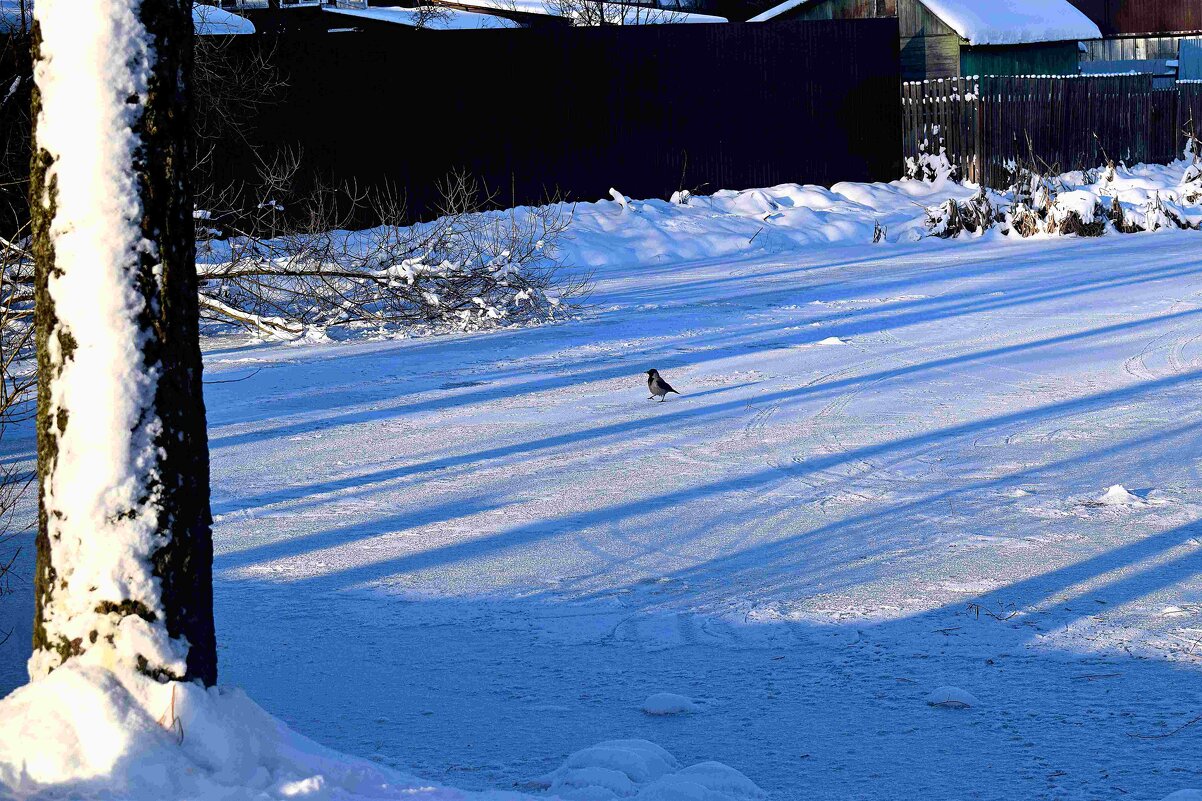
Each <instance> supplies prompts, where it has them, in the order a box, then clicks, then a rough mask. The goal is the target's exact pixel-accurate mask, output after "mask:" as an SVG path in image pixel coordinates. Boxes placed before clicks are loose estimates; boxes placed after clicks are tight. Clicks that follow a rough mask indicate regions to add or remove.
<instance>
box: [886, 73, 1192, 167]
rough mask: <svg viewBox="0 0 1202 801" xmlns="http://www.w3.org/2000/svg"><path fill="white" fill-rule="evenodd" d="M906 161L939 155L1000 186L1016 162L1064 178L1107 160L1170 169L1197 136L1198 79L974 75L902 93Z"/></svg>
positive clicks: (916, 85) (909, 86)
mask: <svg viewBox="0 0 1202 801" xmlns="http://www.w3.org/2000/svg"><path fill="white" fill-rule="evenodd" d="M902 116H903V122H902V125H903V150H904V154H905V157H906V158H907V159H913V158H917V157H918V156H919V155H920V154H921V153H923V152H928V153H937V152H938V151H939V148H941V147H942V148H943V149H944V151H945V152H946V155H947V158H948V160H949V161H950V162H951V163H952V164H954V165H956V166H957V167H959V169H960V172H961V174H962V175H963V176H964V177H965V178H967V179H968V180H971V181H975V182H977V183H983V184H985V185H986V186H990V187H995V188H1004V187H1005V186H1006V184H1007V183H1008V181H1009V180H1010V178H1011V177H1012V175H1013V167H1014V165H1015V164H1016V163H1032V162H1034V163H1035V164H1037V165H1038V166H1039V167H1040V168H1041V169H1045V170H1048V171H1056V172H1064V171H1068V170H1078V169H1087V168H1091V167H1097V166H1099V165H1101V164H1105V163H1106V162H1107V161H1108V160H1114V161H1115V162H1118V161H1123V162H1126V163H1128V164H1132V163H1136V162H1147V163H1160V164H1164V163H1168V162H1170V161H1172V160H1174V159H1176V158H1180V156H1181V154H1182V152H1183V150H1184V148H1185V140H1186V136H1187V132H1193V133H1194V134H1195V135H1196V134H1198V133H1199V132H1202V82H1181V83H1179V84H1177V86H1176V88H1173V89H1156V88H1154V87H1153V85H1152V76H1150V75H1115V76H1082V77H1076V76H1068V77H1065V76H1059V77H1036V76H979V77H966V78H945V79H939V80H931V81H912V82H907V83H905V84H903V86H902Z"/></svg>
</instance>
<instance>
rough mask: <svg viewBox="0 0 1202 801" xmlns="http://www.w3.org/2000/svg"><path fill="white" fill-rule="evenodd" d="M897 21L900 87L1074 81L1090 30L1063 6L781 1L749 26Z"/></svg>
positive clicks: (958, 0)
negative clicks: (1013, 79)
mask: <svg viewBox="0 0 1202 801" xmlns="http://www.w3.org/2000/svg"><path fill="white" fill-rule="evenodd" d="M872 17H897V20H898V25H899V28H900V33H901V43H900V44H901V48H900V49H901V61H902V64H901V71H902V78H903V79H905V80H926V79H931V78H952V77H958V76H961V75H1075V74H1076V73H1077V71H1078V66H1079V63H1080V57H1081V53H1080V48H1081V45H1080V43H1081V42H1082V41H1083V40H1092V39H1100V38H1101V36H1102V34H1101V31H1099V30H1098V26H1097V24H1096V23H1094V22H1093V21H1091V20H1090V19H1089V18H1088V17H1087V16H1086V15H1084V14H1082V13H1081V12H1080V11H1079V10H1077V9H1076V8H1074V7H1073V6H1072V5H1071V4H1069V2H1068V0H785V2H783V3H781V4H779V5H776V6H773V7H772V8H769V9H768V10H766V11H763V12H761V13H760V14H758V15H757V16H754V17H752V18H751V20H750V21H751V22H768V21H770V20H774V19H801V20H806V19H865V18H872Z"/></svg>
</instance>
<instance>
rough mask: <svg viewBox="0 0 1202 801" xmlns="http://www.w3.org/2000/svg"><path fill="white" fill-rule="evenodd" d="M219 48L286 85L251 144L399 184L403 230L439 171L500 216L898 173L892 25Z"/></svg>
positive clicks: (424, 35) (292, 39) (334, 40)
mask: <svg viewBox="0 0 1202 801" xmlns="http://www.w3.org/2000/svg"><path fill="white" fill-rule="evenodd" d="M398 29H399V26H398ZM251 38H253V37H246V39H251ZM233 46H234V47H235V48H245V47H266V48H267V50H268V51H269V52H273V56H272V58H273V59H274V62H275V63H276V64H277V65H279V67H280V68H281V70H282V72H283V74H284V75H285V76H286V77H287V81H288V84H289V88H288V91H287V95H286V97H285V98H284V99H283V100H282V102H279V103H277V104H273V105H269V106H265V107H263V108H261V109H259V110H258V112H257V113H256V115H255V117H254V119H252V120H250V121H249V122H250V123H251V125H250V126H249V128H250V129H251V130H253V134H252V140H253V141H254V142H256V143H257V144H260V145H264V146H267V147H270V146H274V145H293V146H299V147H300V148H301V150H302V152H303V154H304V158H305V160H306V162H307V166H308V167H310V168H312V169H313V170H315V171H316V172H317V173H319V174H321V175H323V176H325V177H326V178H328V179H332V180H333V181H336V182H341V181H349V180H353V181H355V182H356V183H357V184H358V185H359V186H360V187H368V186H379V185H381V184H384V183H388V184H390V185H392V186H394V187H399V188H400V189H402V190H404V191H405V192H406V194H407V195H408V198H409V202H410V209H411V211H413V212H414V213H415V216H426V215H428V214H429V213H430V212H431V210H432V205H431V204H432V203H433V201H434V198H433V197H432V195H431V189H432V188H433V187H434V185H435V183H436V182H437V181H438V180H440V179H442V178H443V177H445V176H446V174H447V173H448V172H450V171H451V170H466V171H468V172H470V173H471V174H473V175H475V176H477V177H479V178H480V179H482V180H484V181H485V182H487V184H488V185H489V186H490V187H491V188H493V189H495V190H497V191H498V192H499V193H500V197H499V198H498V201H499V202H501V203H504V204H509V203H513V202H516V203H529V202H536V201H539V200H541V199H542V198H544V197H545V196H546V193H547V192H550V191H554V190H556V189H558V190H559V191H561V192H563V193H566V194H567V195H568V196H570V197H571V198H573V199H584V200H595V199H597V198H600V197H604V196H606V195H607V193H608V191H609V188H610V187H611V186H612V187H615V188H617V189H618V190H620V191H622V192H624V193H626V194H628V195H631V196H635V197H667V196H668V195H670V194H671V193H672V192H673V191H675V190H677V189H680V188H687V189H696V188H702V189H703V190H704V191H713V190H716V189H721V188H746V187H755V186H770V185H773V184H777V183H782V182H788V181H796V182H801V183H816V184H828V185H829V184H831V183H834V182H837V181H845V180H846V181H875V180H891V179H893V178H896V177H897V176H899V175H900V174H901V147H900V142H901V138H902V137H901V108H900V104H899V102H898V97H899V87H900V79H899V71H898V32H897V21H896V20H868V21H822V22H784V23H778V24H773V25H751V24H724V25H650V26H640V27H625V28H593V29H570V30H565V31H557V32H546V31H535V30H503V31H489V30H470V31H454V32H434V33H430V32H420V31H419V32H412V31H404V30H403V29H400V32H399V33H397V34H396V35H378V34H368V33H361V34H354V33H346V34H330V35H322V36H320V37H305V36H282V37H280V38H278V39H276V40H274V41H271V40H268V41H267V42H246V43H242V42H235V43H234V45H233ZM273 48H274V50H273ZM232 150H233V149H231V148H225V149H223V151H222V153H223V157H224V158H223V163H222V164H221V165H220V171H221V172H223V173H224V174H226V175H227V176H231V177H238V176H245V175H246V174H247V173H248V172H249V170H250V169H251V167H252V165H253V159H252V158H251V157H250V156H249V155H248V154H247V153H245V152H244V153H242V154H241V157H239V155H238V154H236V153H233V154H231V151H232ZM219 177H220V176H219Z"/></svg>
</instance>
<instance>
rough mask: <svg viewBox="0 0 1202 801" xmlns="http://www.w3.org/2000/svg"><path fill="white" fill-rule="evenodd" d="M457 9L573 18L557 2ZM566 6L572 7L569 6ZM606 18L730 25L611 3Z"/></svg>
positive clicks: (530, 0)
mask: <svg viewBox="0 0 1202 801" xmlns="http://www.w3.org/2000/svg"><path fill="white" fill-rule="evenodd" d="M453 2H454V4H455V5H457V6H471V7H473V8H479V9H480V10H482V11H485V12H486V13H490V12H491V13H496V14H502V15H503V14H504V13H505V12H506V11H510V12H514V13H520V14H541V15H544V16H551V17H563V16H571V14H570V12H567V11H566V10H565V9H561V8H560V4H557V3H555V2H554V0H453ZM563 5H568V6H570V5H572V4H571V3H566V4H563ZM619 8H620V9H621V12H620V14H621V15H620V16H616V14H617V13H618V12H617V9H619ZM605 14H606V18H607V19H608V18H610V17H613V19H612V20H611V24H619V23H620V24H623V25H649V24H655V23H681V22H727V19H726V18H725V17H715V16H711V15H709V14H694V13H691V12H686V11H677V10H676V9H674V8H656V7H651V6H636V5H625V6H623V4H621V3H608V4H607V5H606V11H605Z"/></svg>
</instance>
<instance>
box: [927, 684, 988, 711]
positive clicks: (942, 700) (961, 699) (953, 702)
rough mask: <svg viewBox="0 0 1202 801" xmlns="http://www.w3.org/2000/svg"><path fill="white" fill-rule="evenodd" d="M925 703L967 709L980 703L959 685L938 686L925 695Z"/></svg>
mask: <svg viewBox="0 0 1202 801" xmlns="http://www.w3.org/2000/svg"><path fill="white" fill-rule="evenodd" d="M927 703H928V704H930V705H931V706H941V707H945V708H947V709H968V708H969V707H973V706H980V705H981V702H980V701H978V700H977V699H976V697H975V696H974V695H973V694H972V693H970V692H968V691H967V690H961V689H960V688H959V687H940V688H938V689H937V690H935V691H934V692H933V693H931V694H930V695H928V696H927Z"/></svg>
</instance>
